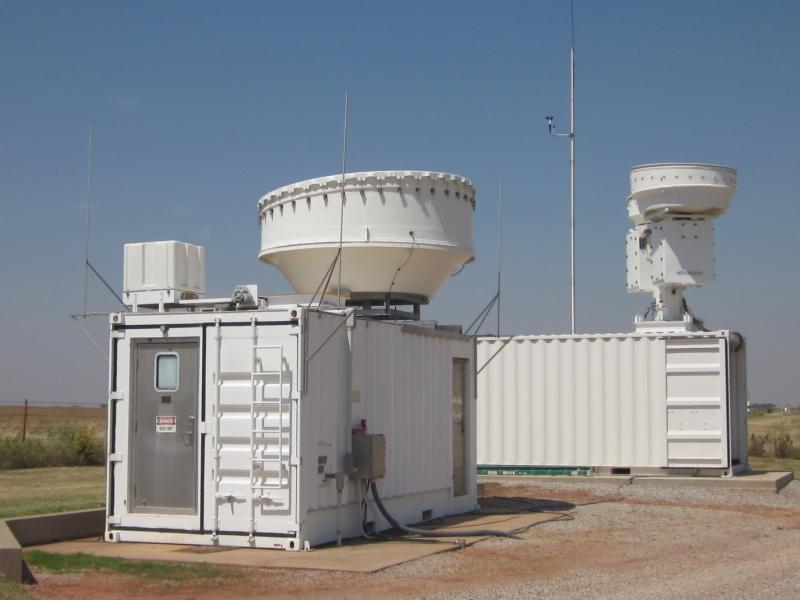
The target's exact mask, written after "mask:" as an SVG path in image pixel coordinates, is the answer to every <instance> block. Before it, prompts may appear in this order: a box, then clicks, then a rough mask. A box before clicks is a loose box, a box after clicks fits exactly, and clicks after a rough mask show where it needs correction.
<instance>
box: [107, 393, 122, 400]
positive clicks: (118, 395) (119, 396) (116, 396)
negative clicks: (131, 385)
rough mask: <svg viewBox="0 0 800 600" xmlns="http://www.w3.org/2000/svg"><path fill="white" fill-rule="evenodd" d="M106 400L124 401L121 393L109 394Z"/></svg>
mask: <svg viewBox="0 0 800 600" xmlns="http://www.w3.org/2000/svg"><path fill="white" fill-rule="evenodd" d="M108 399H109V400H113V401H117V402H118V401H120V400H124V399H125V394H124V393H123V392H111V393H110V394H109V395H108Z"/></svg>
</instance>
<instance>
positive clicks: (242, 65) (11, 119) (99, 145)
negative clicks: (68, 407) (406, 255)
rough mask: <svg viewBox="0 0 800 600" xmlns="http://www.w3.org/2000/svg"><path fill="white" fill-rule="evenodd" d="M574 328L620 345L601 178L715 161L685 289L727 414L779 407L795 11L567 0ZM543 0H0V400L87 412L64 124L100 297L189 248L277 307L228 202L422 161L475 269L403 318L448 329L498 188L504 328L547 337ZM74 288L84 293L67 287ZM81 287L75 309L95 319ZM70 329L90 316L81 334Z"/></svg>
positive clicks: (77, 210) (791, 222)
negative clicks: (88, 181)
mask: <svg viewBox="0 0 800 600" xmlns="http://www.w3.org/2000/svg"><path fill="white" fill-rule="evenodd" d="M575 17H576V24H575V29H576V36H577V63H578V67H577V69H578V70H577V73H578V88H577V126H578V175H577V189H578V329H579V331H583V332H608V331H629V330H630V329H631V327H632V319H633V315H634V314H635V313H637V312H641V311H643V310H644V308H645V307H646V305H647V303H648V301H649V299H648V298H647V297H646V296H643V295H635V296H634V295H629V294H627V293H626V292H625V262H624V237H625V232H626V230H627V228H628V220H627V216H626V212H625V199H626V196H627V194H628V179H627V172H628V169H629V168H630V167H631V166H632V165H635V164H641V163H646V162H662V161H697V162H714V163H722V164H729V165H732V166H734V167H736V168H738V169H739V188H738V192H737V195H736V197H735V198H734V200H733V204H732V207H731V210H730V211H729V213H728V214H726V215H725V216H723V217H722V218H721V219H719V220H718V221H717V226H716V249H717V255H716V258H717V281H716V282H715V284H714V285H713V286H711V287H709V288H706V289H702V290H690V291H689V292H688V293H687V298H688V300H689V302H690V304H691V305H692V307H693V309H694V311H695V312H696V313H697V314H698V315H699V316H701V317H703V318H705V320H706V322H707V324H708V325H710V326H712V327H717V328H729V329H735V330H738V331H741V332H742V333H743V334H744V335H745V336H747V338H748V341H749V346H748V351H749V356H748V358H749V387H750V392H751V399H752V400H753V401H766V402H775V403H779V404H781V403H785V402H792V403H800V394H799V393H798V392H797V386H796V383H795V378H794V373H793V371H796V370H797V369H798V367H800V365H799V364H798V352H797V349H796V347H797V341H796V340H798V339H800V324H799V323H800V319H799V318H798V316H797V310H796V305H797V297H798V294H799V293H800V276H799V275H800V269H799V268H798V254H800V241H798V233H797V224H798V222H800V208H798V207H799V206H800V204H798V197H797V192H796V190H797V185H796V181H797V180H796V179H795V178H796V176H797V171H798V168H800V143H799V142H798V139H800V116H798V114H799V113H798V110H797V106H798V99H800V75H798V70H797V64H798V63H800V38H798V37H797V35H796V26H797V23H798V22H800V3H797V2H792V1H788V0H787V1H784V2H778V1H774V2H763V3H761V2H735V1H726V2H723V1H716V2H713V1H705V2H701V1H670V2H647V1H632V0H631V1H615V2H590V1H589V0H576V6H575ZM568 45H569V4H568V2H566V1H565V0H560V1H555V0H552V1H541V2H511V1H508V2H491V3H490V2H444V1H426V2H423V1H405V2H379V1H374V2H355V1H353V2H281V3H278V2H236V3H208V2H136V3H134V2H130V3H122V2H55V1H53V2H36V1H25V2H21V1H20V2H4V3H2V4H0V81H1V82H2V94H0V228H1V229H0V281H2V282H3V285H2V294H0V302H2V310H0V327H1V329H0V331H2V343H0V402H9V401H15V400H21V399H22V398H25V397H28V398H30V399H31V400H32V401H33V402H98V403H100V402H103V400H104V397H105V393H106V392H105V389H106V375H105V367H104V365H103V363H102V361H101V360H100V359H99V357H98V356H97V354H96V352H95V350H94V349H93V348H92V347H91V346H90V345H89V343H88V342H87V341H86V340H85V339H84V338H83V337H82V336H81V334H80V333H79V332H78V330H77V328H76V327H75V325H74V324H73V323H72V322H71V320H70V319H69V317H68V315H69V314H70V313H73V312H79V311H80V310H81V305H82V290H83V284H82V260H83V219H84V214H83V207H84V202H85V177H86V175H85V173H86V146H87V128H88V125H89V123H90V122H91V123H94V127H95V170H94V202H93V207H94V208H93V220H94V226H93V234H92V260H93V262H94V264H95V265H96V266H97V268H98V269H99V270H100V271H101V272H102V273H103V274H104V275H105V276H106V277H107V278H108V279H109V280H110V281H111V282H112V283H113V285H114V286H115V287H117V288H119V287H121V279H122V244H123V243H125V242H131V241H143V240H154V239H181V240H185V241H189V242H193V243H198V244H202V245H204V246H206V252H207V283H208V289H209V292H210V293H211V294H215V295H227V294H228V293H229V292H230V290H231V289H232V288H233V286H234V285H235V284H237V283H258V284H259V286H260V288H261V289H262V290H269V291H273V292H283V291H288V289H289V288H288V285H287V284H286V282H285V281H284V280H283V278H282V276H281V275H280V273H278V272H277V271H276V270H274V269H272V268H271V267H267V266H265V265H262V264H260V263H259V262H258V261H257V258H256V255H257V251H258V244H259V235H258V227H257V220H256V202H257V200H258V198H259V197H260V196H261V195H262V194H264V193H266V192H267V191H269V190H271V189H273V188H276V187H279V186H281V185H284V184H287V183H290V182H293V181H297V180H300V179H305V178H309V177H316V176H321V175H325V174H330V173H335V172H337V171H338V169H339V168H340V167H339V165H340V160H341V156H340V151H341V148H340V145H341V121H342V104H343V96H344V92H345V90H347V91H348V92H349V95H350V125H351V126H350V151H349V156H348V164H349V167H350V169H351V170H373V169H425V170H443V171H450V172H455V173H458V174H461V175H464V176H466V177H469V178H471V179H472V180H473V181H474V183H475V184H476V186H477V189H478V208H477V213H476V250H477V253H478V260H477V261H476V263H475V264H474V265H472V266H469V267H468V268H467V269H465V270H464V271H463V272H462V273H461V274H460V275H458V276H457V277H455V278H453V279H452V280H451V281H450V282H449V283H448V285H447V286H446V287H445V289H444V290H443V291H442V293H441V294H440V295H439V296H438V297H437V298H436V299H435V300H434V302H433V303H432V304H431V306H430V307H428V308H427V309H425V314H426V316H428V317H431V318H438V319H440V320H443V321H447V322H457V323H468V322H469V321H471V320H472V318H473V317H474V316H475V315H476V314H477V312H478V311H479V310H480V309H481V308H482V306H483V304H485V303H486V302H487V301H488V300H489V298H491V296H492V294H493V290H492V288H493V286H494V280H495V260H496V259H495V246H496V240H495V231H496V219H495V214H496V207H495V198H496V188H497V182H498V180H502V181H503V187H504V210H505V212H504V226H503V229H504V259H505V260H504V275H503V278H504V282H505V286H504V297H503V316H504V323H503V329H504V332H506V333H555V332H564V331H566V330H567V329H568V327H569V287H568V286H569V246H568V233H569V229H568V204H567V201H568V166H567V158H568V144H567V143H566V142H565V141H563V140H555V139H553V138H551V137H549V136H548V135H547V133H546V129H545V122H544V116H545V115H546V114H554V115H556V118H557V121H558V122H559V123H560V124H561V125H562V126H566V123H567V50H568ZM92 289H93V290H94V288H92ZM113 306H114V305H113V302H112V301H111V300H110V299H109V298H108V296H107V295H101V294H99V293H97V292H96V291H95V292H94V294H93V296H92V307H93V308H95V309H103V308H111V307H113ZM95 330H96V332H97V334H98V335H102V334H103V328H102V325H101V324H99V323H98V324H95Z"/></svg>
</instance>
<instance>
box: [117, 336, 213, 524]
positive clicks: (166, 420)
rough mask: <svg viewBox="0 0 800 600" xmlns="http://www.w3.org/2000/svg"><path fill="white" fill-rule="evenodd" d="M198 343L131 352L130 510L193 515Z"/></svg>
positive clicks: (146, 346) (140, 346)
mask: <svg viewBox="0 0 800 600" xmlns="http://www.w3.org/2000/svg"><path fill="white" fill-rule="evenodd" d="M198 348H199V343H198V341H195V340H192V341H184V340H181V341H166V340H159V341H150V340H147V341H140V342H138V343H137V344H136V346H135V354H134V376H135V379H134V390H133V406H132V414H131V417H132V423H131V439H132V444H131V479H130V481H131V498H132V499H133V503H132V504H133V505H132V506H130V507H129V510H130V512H135V513H169V514H196V513H197V443H196V437H197V436H196V433H195V432H196V427H197V406H198V401H197V400H198V398H197V394H198V389H199V386H198V369H199V366H198V360H199V349H198Z"/></svg>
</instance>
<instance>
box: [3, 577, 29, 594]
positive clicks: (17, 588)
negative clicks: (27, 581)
mask: <svg viewBox="0 0 800 600" xmlns="http://www.w3.org/2000/svg"><path fill="white" fill-rule="evenodd" d="M0 598H2V600H33V599H34V596H33V595H32V594H31V593H29V592H28V590H26V589H25V588H24V587H22V586H21V585H20V584H18V583H13V582H11V581H9V580H8V579H6V578H5V577H3V576H2V575H0Z"/></svg>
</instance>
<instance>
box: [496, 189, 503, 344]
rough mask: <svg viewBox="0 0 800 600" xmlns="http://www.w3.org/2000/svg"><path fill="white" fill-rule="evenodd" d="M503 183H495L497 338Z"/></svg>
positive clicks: (501, 261)
mask: <svg viewBox="0 0 800 600" xmlns="http://www.w3.org/2000/svg"><path fill="white" fill-rule="evenodd" d="M502 207H503V182H502V181H499V182H497V337H500V275H501V273H502V272H503V221H502V214H503V211H502Z"/></svg>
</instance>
